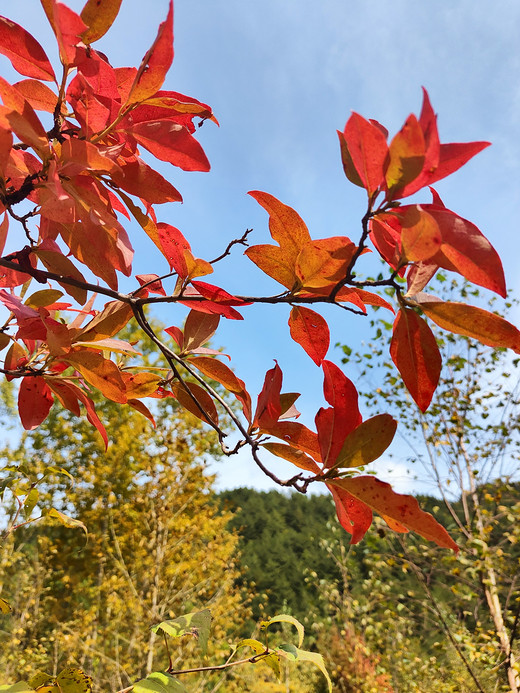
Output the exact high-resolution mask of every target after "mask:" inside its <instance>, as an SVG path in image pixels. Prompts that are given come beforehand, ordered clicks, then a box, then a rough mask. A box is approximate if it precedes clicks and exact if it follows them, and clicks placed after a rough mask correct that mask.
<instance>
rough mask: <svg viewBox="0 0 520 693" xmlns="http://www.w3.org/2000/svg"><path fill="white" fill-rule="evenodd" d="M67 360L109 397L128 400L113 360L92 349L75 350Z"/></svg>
mask: <svg viewBox="0 0 520 693" xmlns="http://www.w3.org/2000/svg"><path fill="white" fill-rule="evenodd" d="M65 360H66V361H67V363H69V364H70V365H71V366H73V367H74V368H75V369H76V370H77V371H79V373H81V375H82V376H83V377H84V378H85V380H86V381H87V383H90V384H91V385H93V386H94V387H96V388H97V389H98V390H99V391H100V392H101V394H103V395H104V396H105V397H106V398H107V399H110V400H112V401H113V402H119V403H120V404H124V403H125V402H126V394H125V384H124V381H123V378H122V377H121V372H120V370H119V368H118V367H117V366H116V364H115V363H114V362H113V361H111V360H110V359H105V358H104V357H103V356H101V354H98V353H97V352H95V351H92V350H90V349H78V350H76V351H73V352H72V353H70V354H67V356H66V359H65Z"/></svg>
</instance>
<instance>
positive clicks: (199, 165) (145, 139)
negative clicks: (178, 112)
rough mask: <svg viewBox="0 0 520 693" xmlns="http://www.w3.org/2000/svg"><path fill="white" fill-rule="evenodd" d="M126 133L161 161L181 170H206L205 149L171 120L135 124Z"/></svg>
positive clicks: (184, 129)
mask: <svg viewBox="0 0 520 693" xmlns="http://www.w3.org/2000/svg"><path fill="white" fill-rule="evenodd" d="M127 132H128V134H130V135H131V136H132V137H134V138H135V139H136V140H137V142H138V143H139V144H142V145H143V147H145V149H148V151H149V152H151V153H152V154H153V155H154V156H155V157H157V158H158V159H160V160H161V161H167V162H168V163H170V164H173V166H178V167H179V168H181V169H182V170H183V171H209V169H210V164H209V161H208V158H207V156H206V154H205V153H204V150H203V149H202V147H201V145H200V144H199V143H198V142H197V140H196V139H195V138H194V137H193V135H191V134H190V133H189V132H188V130H187V129H186V128H185V127H183V126H182V125H179V124H178V123H175V122H172V121H171V120H157V121H155V122H146V123H136V124H135V125H133V126H132V127H131V128H129V129H128V131H127Z"/></svg>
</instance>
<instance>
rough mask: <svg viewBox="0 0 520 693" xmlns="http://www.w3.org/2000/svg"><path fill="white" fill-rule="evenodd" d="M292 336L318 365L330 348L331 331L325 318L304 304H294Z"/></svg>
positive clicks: (290, 318)
mask: <svg viewBox="0 0 520 693" xmlns="http://www.w3.org/2000/svg"><path fill="white" fill-rule="evenodd" d="M289 328H290V331H291V337H292V338H293V339H294V341H295V342H298V344H300V346H302V347H303V349H304V350H305V351H306V352H307V354H308V355H309V356H310V357H311V359H312V360H313V361H314V363H315V364H316V365H317V366H321V362H322V361H323V359H324V358H325V356H326V354H327V351H328V349H329V343H330V333H329V326H328V325H327V322H326V321H325V319H324V318H323V317H322V316H321V315H320V314H319V313H316V312H315V311H313V310H310V309H309V308H305V307H304V306H294V307H293V308H292V310H291V314H290V316H289Z"/></svg>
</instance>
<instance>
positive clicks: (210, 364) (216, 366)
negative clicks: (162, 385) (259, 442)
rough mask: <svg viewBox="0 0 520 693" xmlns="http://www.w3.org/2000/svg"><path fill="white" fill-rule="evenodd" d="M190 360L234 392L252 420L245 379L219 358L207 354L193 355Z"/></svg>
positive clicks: (247, 416)
mask: <svg viewBox="0 0 520 693" xmlns="http://www.w3.org/2000/svg"><path fill="white" fill-rule="evenodd" d="M189 362H190V363H191V364H193V365H194V366H195V367H196V368H198V369H199V370H200V371H201V372H202V373H204V375H207V376H208V378H212V379H213V380H216V381H217V382H218V383H220V384H221V385H223V386H224V387H225V388H226V390H228V391H229V392H232V393H233V394H234V395H235V397H236V398H237V399H238V400H240V402H242V407H243V410H244V415H245V417H246V419H247V420H248V421H251V397H250V395H249V393H248V391H247V390H246V386H245V383H244V381H243V380H240V378H238V377H237V376H236V375H235V373H233V371H232V370H231V368H229V366H226V364H225V363H222V361H219V360H218V359H212V358H209V357H207V356H198V357H196V358H193V357H191V358H190V359H189Z"/></svg>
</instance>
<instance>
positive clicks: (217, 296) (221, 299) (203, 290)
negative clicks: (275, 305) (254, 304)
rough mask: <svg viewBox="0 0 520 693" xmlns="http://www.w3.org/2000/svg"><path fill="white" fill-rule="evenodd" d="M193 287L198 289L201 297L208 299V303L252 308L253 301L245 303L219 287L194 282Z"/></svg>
mask: <svg viewBox="0 0 520 693" xmlns="http://www.w3.org/2000/svg"><path fill="white" fill-rule="evenodd" d="M191 285H192V286H193V287H194V288H195V289H197V291H198V292H199V294H200V295H201V296H204V298H207V299H208V301H213V302H214V303H221V304H222V305H225V306H250V305H251V301H244V300H243V299H242V298H237V297H236V296H233V295H232V294H230V293H228V292H227V291H225V290H224V289H221V288H220V287H219V286H214V285H213V284H208V283H206V282H199V281H192V282H191Z"/></svg>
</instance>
